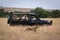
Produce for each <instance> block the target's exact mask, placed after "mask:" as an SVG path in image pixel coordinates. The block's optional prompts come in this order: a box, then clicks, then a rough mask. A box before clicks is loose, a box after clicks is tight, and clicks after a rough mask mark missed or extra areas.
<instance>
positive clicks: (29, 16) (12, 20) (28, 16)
mask: <svg viewBox="0 0 60 40" xmlns="http://www.w3.org/2000/svg"><path fill="white" fill-rule="evenodd" d="M7 23H8V24H10V25H12V24H14V25H20V24H22V25H44V24H47V25H52V20H50V21H48V20H41V19H40V18H39V17H38V15H37V14H35V13H12V12H11V13H10V16H9V18H8V21H7Z"/></svg>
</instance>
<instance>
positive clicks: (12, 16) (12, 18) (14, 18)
mask: <svg viewBox="0 0 60 40" xmlns="http://www.w3.org/2000/svg"><path fill="white" fill-rule="evenodd" d="M10 20H17V17H16V16H15V14H14V13H13V12H10Z"/></svg>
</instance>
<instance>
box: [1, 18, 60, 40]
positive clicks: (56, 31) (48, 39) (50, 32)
mask: <svg viewBox="0 0 60 40" xmlns="http://www.w3.org/2000/svg"><path fill="white" fill-rule="evenodd" d="M50 19H51V20H53V25H51V26H47V25H44V26H40V27H39V28H38V29H37V32H34V31H25V29H26V28H27V27H30V26H23V27H22V25H19V26H17V25H16V26H9V25H8V24H7V18H0V40H60V18H47V20H50Z"/></svg>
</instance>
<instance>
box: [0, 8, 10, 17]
mask: <svg viewBox="0 0 60 40" xmlns="http://www.w3.org/2000/svg"><path fill="white" fill-rule="evenodd" d="M8 15H9V13H8V12H4V9H0V17H7V16H8Z"/></svg>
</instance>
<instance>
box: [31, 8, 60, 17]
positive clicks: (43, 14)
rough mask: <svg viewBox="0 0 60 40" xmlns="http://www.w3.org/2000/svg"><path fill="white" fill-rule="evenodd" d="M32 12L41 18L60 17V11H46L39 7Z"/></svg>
mask: <svg viewBox="0 0 60 40" xmlns="http://www.w3.org/2000/svg"><path fill="white" fill-rule="evenodd" d="M30 12H33V13H36V14H38V16H39V17H40V18H58V17H60V11H59V10H52V12H49V11H46V10H44V9H43V8H40V7H37V8H36V9H34V10H31V11H30Z"/></svg>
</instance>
